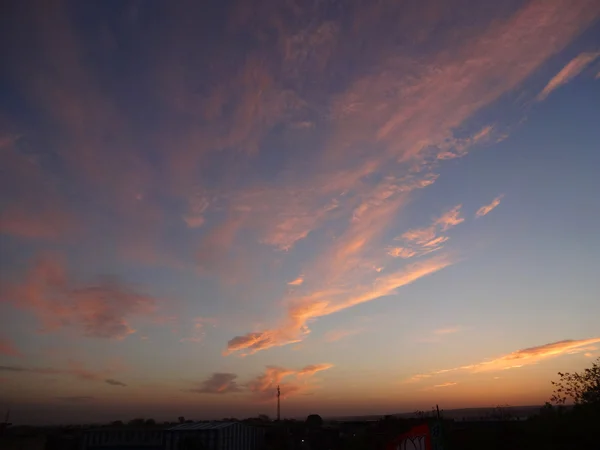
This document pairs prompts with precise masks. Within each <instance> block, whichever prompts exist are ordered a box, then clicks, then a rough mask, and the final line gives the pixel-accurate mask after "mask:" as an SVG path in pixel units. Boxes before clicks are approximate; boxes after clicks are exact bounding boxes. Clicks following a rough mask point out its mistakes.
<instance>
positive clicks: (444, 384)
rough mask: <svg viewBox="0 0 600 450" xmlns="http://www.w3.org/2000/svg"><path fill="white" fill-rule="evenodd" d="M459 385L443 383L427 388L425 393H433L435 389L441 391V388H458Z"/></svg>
mask: <svg viewBox="0 0 600 450" xmlns="http://www.w3.org/2000/svg"><path fill="white" fill-rule="evenodd" d="M457 384H458V383H456V382H452V381H450V382H448V383H442V384H435V385H433V386H429V387H426V388H423V390H424V391H431V390H433V389H440V388H447V387H452V386H456V385H457Z"/></svg>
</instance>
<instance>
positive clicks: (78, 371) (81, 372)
mask: <svg viewBox="0 0 600 450" xmlns="http://www.w3.org/2000/svg"><path fill="white" fill-rule="evenodd" d="M0 371H3V372H12V373H30V374H35V375H65V376H70V377H73V378H76V379H78V380H84V381H105V382H106V383H108V384H115V383H120V382H118V381H116V380H114V379H106V376H107V375H109V374H110V373H111V372H112V370H103V371H92V370H89V369H87V368H86V367H85V366H84V365H83V364H82V363H80V362H77V361H71V362H69V364H68V366H67V367H66V368H54V367H34V366H16V365H14V366H0ZM109 381H111V382H109Z"/></svg>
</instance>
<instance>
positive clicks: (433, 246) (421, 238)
mask: <svg viewBox="0 0 600 450" xmlns="http://www.w3.org/2000/svg"><path fill="white" fill-rule="evenodd" d="M461 207H462V205H457V206H455V207H454V208H451V209H449V210H448V211H446V212H444V213H443V214H442V215H441V216H439V217H437V218H436V219H434V221H433V223H432V224H431V225H429V226H427V227H425V228H413V229H410V230H408V231H406V232H404V233H403V234H402V235H401V236H400V237H397V238H396V240H403V241H404V245H403V246H402V247H397V248H395V249H392V250H391V251H388V255H390V256H393V257H395V258H397V257H400V258H412V257H414V256H422V255H426V254H428V253H431V252H433V251H436V250H440V249H441V248H442V247H443V245H442V244H443V243H444V242H446V241H447V240H448V239H450V238H449V237H448V236H443V235H439V234H438V233H440V232H444V231H448V230H449V229H450V228H453V227H455V226H457V225H459V224H461V223H462V222H464V219H463V218H462V217H460V209H461Z"/></svg>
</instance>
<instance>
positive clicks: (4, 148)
mask: <svg viewBox="0 0 600 450" xmlns="http://www.w3.org/2000/svg"><path fill="white" fill-rule="evenodd" d="M2 131H3V130H0V164H2V166H3V167H4V168H5V171H4V175H3V176H2V177H1V179H0V190H1V191H2V192H7V193H8V192H10V193H11V195H10V196H8V197H7V198H5V199H4V204H3V210H2V214H0V233H5V234H10V235H13V236H19V237H23V238H32V239H56V238H58V237H64V236H65V235H66V234H67V233H69V232H70V233H73V232H74V231H75V230H76V228H77V225H76V221H75V219H74V217H73V216H72V215H71V214H70V213H69V212H68V210H67V207H66V204H65V201H64V199H63V197H62V196H61V194H60V192H59V189H58V186H57V183H56V182H55V180H53V179H52V177H51V176H49V175H48V174H47V173H45V172H44V171H43V169H42V167H41V165H40V163H39V161H37V159H36V157H35V156H26V155H25V154H23V152H19V151H18V149H17V146H18V145H19V141H20V140H21V139H22V138H21V137H20V136H16V135H11V134H2Z"/></svg>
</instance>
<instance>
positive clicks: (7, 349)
mask: <svg viewBox="0 0 600 450" xmlns="http://www.w3.org/2000/svg"><path fill="white" fill-rule="evenodd" d="M0 355H5V356H21V352H20V351H19V349H18V348H17V347H16V346H15V344H14V342H13V341H11V340H10V339H8V338H4V337H2V336H0Z"/></svg>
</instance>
